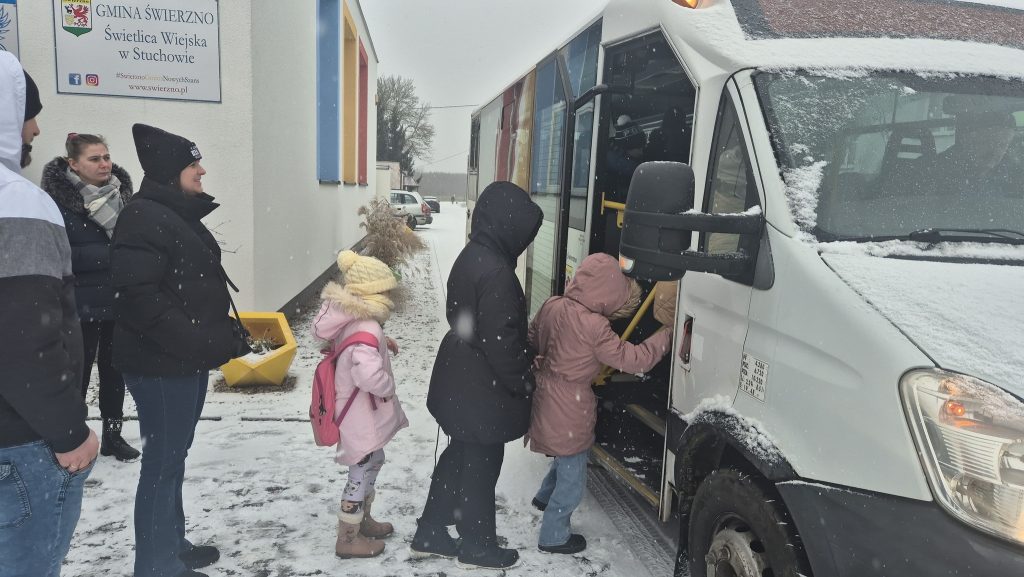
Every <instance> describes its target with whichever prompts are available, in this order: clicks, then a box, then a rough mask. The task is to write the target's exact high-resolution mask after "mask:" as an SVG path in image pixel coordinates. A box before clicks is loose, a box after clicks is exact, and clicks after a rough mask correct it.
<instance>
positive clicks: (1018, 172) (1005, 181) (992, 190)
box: [923, 112, 1024, 196]
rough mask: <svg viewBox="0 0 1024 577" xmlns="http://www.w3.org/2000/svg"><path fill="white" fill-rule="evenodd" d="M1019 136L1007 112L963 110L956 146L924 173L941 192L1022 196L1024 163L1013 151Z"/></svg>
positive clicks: (958, 121) (957, 119)
mask: <svg viewBox="0 0 1024 577" xmlns="http://www.w3.org/2000/svg"><path fill="white" fill-rule="evenodd" d="M1016 136H1017V124H1016V121H1015V120H1014V117H1013V115H1011V114H1009V113H1007V112H984V113H961V114H959V115H957V117H956V132H955V142H954V144H953V146H950V147H949V148H947V149H946V150H944V151H943V152H941V153H939V154H938V155H936V156H935V160H934V163H933V166H931V167H924V172H923V174H924V175H926V178H928V180H929V181H930V182H931V184H932V186H933V187H934V190H935V191H937V192H939V193H940V194H966V193H969V192H980V193H985V194H1002V195H1008V196H1020V195H1021V194H1022V191H1024V178H1022V169H1024V166H1022V162H1021V158H1020V155H1019V154H1009V153H1010V151H1011V149H1013V148H1012V146H1011V145H1012V144H1013V142H1014V139H1015V138H1016ZM1013 150H1016V149H1013Z"/></svg>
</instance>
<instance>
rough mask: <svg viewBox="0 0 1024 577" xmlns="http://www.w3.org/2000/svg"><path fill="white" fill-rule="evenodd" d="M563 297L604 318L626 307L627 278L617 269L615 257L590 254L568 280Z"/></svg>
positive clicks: (627, 294) (617, 264) (627, 293)
mask: <svg viewBox="0 0 1024 577" xmlns="http://www.w3.org/2000/svg"><path fill="white" fill-rule="evenodd" d="M565 296H566V297H568V298H571V299H572V300H574V301H576V302H578V303H580V304H581V305H583V306H585V307H587V308H588V309H590V310H591V311H593V312H595V313H597V314H599V315H601V316H603V317H607V316H609V315H611V314H612V313H613V312H615V311H617V310H619V308H620V307H622V305H624V304H626V300H627V299H628V298H629V279H628V278H627V277H626V275H624V274H622V271H620V270H619V261H618V260H616V259H615V257H613V256H611V255H609V254H604V253H598V254H592V255H590V256H588V257H587V258H585V259H584V260H583V263H582V264H581V265H580V268H579V270H577V272H576V276H574V277H572V280H571V281H569V286H568V287H566V289H565Z"/></svg>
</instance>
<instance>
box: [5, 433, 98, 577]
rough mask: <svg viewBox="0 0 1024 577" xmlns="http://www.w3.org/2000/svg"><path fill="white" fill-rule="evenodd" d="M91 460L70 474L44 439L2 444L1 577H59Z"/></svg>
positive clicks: (75, 522) (69, 543) (80, 509)
mask: <svg viewBox="0 0 1024 577" xmlns="http://www.w3.org/2000/svg"><path fill="white" fill-rule="evenodd" d="M91 471H92V465H91V464H90V465H89V466H88V467H87V468H85V469H83V470H82V471H80V472H78V473H74V474H71V473H68V472H67V470H65V469H64V468H63V467H61V466H60V464H58V463H57V457H55V456H54V454H53V451H51V450H50V447H49V445H47V444H46V443H45V442H43V441H36V442H34V443H28V444H26V445H19V446H17V447H5V448H2V449H0V577H59V576H60V566H61V563H62V562H63V561H64V556H65V555H67V553H68V549H69V548H70V547H71V536H72V535H73V534H74V532H75V525H77V524H78V516H79V515H80V514H81V513H82V489H83V487H85V479H86V478H88V477H89V473H90V472H91Z"/></svg>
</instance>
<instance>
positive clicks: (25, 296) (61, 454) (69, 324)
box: [0, 51, 99, 577]
mask: <svg viewBox="0 0 1024 577" xmlns="http://www.w3.org/2000/svg"><path fill="white" fill-rule="evenodd" d="M40 110H42V102H41V101H40V99H39V91H38V89H37V88H36V86H35V84H34V83H33V82H32V79H31V78H30V77H29V76H28V74H26V73H25V72H24V71H23V70H22V68H21V64H19V63H18V60H17V59H16V58H15V57H14V56H12V55H11V54H10V53H9V52H2V51H0V319H3V331H2V332H0V577H20V576H24V575H32V576H33V577H37V576H38V577H58V576H59V575H60V569H61V563H62V561H63V560H64V556H65V554H67V552H68V548H69V547H70V545H71V536H72V534H74V532H75V526H76V525H77V524H78V517H79V515H80V513H81V510H82V491H83V489H84V486H85V479H86V478H87V477H88V476H89V472H90V471H91V470H92V465H93V462H94V461H95V459H96V452H97V450H98V449H99V441H98V440H97V438H96V434H95V433H94V432H93V431H92V430H91V429H90V428H89V426H88V425H86V423H85V417H86V408H85V401H83V399H82V397H81V396H80V395H79V392H78V382H79V379H80V375H81V372H82V332H81V329H80V328H79V323H78V315H77V313H76V312H75V295H74V279H73V277H72V274H71V246H70V245H69V244H68V237H67V234H65V232H64V220H63V219H62V218H61V216H60V211H58V210H57V205H56V204H54V202H53V199H51V198H50V197H49V195H47V194H46V193H45V192H43V191H42V190H40V189H39V187H37V186H35V185H34V184H32V183H31V182H29V181H28V180H26V179H25V178H24V177H22V176H21V169H22V167H24V166H26V165H27V164H28V161H29V160H30V157H29V155H28V151H30V150H31V146H30V144H31V142H32V139H33V138H35V136H36V135H37V134H39V127H38V125H37V124H36V120H35V118H36V116H37V115H38V114H39V112H40Z"/></svg>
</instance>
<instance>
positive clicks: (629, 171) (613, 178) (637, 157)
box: [605, 114, 647, 202]
mask: <svg viewBox="0 0 1024 577" xmlns="http://www.w3.org/2000/svg"><path fill="white" fill-rule="evenodd" d="M646 144H647V135H646V134H644V130H643V129H642V128H640V125H639V124H637V123H636V121H634V120H633V119H632V118H630V117H629V116H628V115H626V114H622V115H619V117H618V118H616V119H615V133H614V134H613V135H612V141H611V146H609V147H608V154H607V156H606V160H607V168H608V190H607V191H605V192H607V193H608V195H609V196H610V197H611V199H613V200H616V201H618V202H624V201H625V200H626V193H628V192H629V182H630V180H632V179H633V171H635V170H636V167H637V166H640V163H641V162H643V156H644V146H645V145H646Z"/></svg>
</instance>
